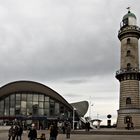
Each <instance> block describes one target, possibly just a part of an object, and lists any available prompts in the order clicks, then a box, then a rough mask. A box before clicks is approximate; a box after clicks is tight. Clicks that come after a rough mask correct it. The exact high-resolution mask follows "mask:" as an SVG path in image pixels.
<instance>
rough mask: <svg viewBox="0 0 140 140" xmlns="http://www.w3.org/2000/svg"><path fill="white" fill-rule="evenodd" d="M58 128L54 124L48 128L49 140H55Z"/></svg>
mask: <svg viewBox="0 0 140 140" xmlns="http://www.w3.org/2000/svg"><path fill="white" fill-rule="evenodd" d="M57 135H58V128H57V126H56V124H53V125H51V126H50V140H57Z"/></svg>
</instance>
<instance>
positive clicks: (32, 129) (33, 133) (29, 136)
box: [28, 124, 37, 140]
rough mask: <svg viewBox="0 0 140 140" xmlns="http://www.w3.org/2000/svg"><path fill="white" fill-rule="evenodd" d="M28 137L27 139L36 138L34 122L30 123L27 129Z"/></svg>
mask: <svg viewBox="0 0 140 140" xmlns="http://www.w3.org/2000/svg"><path fill="white" fill-rule="evenodd" d="M28 138H29V140H36V138H37V131H36V128H35V124H32V127H31V129H30V131H29V134H28Z"/></svg>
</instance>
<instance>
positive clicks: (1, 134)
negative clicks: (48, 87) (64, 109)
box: [0, 131, 140, 140]
mask: <svg viewBox="0 0 140 140" xmlns="http://www.w3.org/2000/svg"><path fill="white" fill-rule="evenodd" d="M42 132H43V133H44V132H45V133H46V136H47V140H48V138H49V134H48V132H46V131H38V136H40V134H41V133H42ZM27 134H28V132H27V131H24V134H23V137H22V140H28V138H27ZM139 139H140V135H95V134H93V135H92V134H90V135H89V134H84V135H83V134H71V138H70V140H139ZM0 140H8V132H7V131H0ZM57 140H66V137H65V134H59V135H58V139H57Z"/></svg>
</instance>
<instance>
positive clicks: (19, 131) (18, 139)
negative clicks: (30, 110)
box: [16, 125, 23, 140]
mask: <svg viewBox="0 0 140 140" xmlns="http://www.w3.org/2000/svg"><path fill="white" fill-rule="evenodd" d="M22 133H23V128H22V126H21V125H18V126H17V139H16V140H21V137H22Z"/></svg>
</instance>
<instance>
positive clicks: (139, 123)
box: [117, 109, 140, 129]
mask: <svg viewBox="0 0 140 140" xmlns="http://www.w3.org/2000/svg"><path fill="white" fill-rule="evenodd" d="M127 116H130V117H131V121H132V122H133V126H134V128H137V129H140V109H122V110H118V119H117V128H118V129H124V128H126V127H127V123H126V121H125V119H126V117H127Z"/></svg>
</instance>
